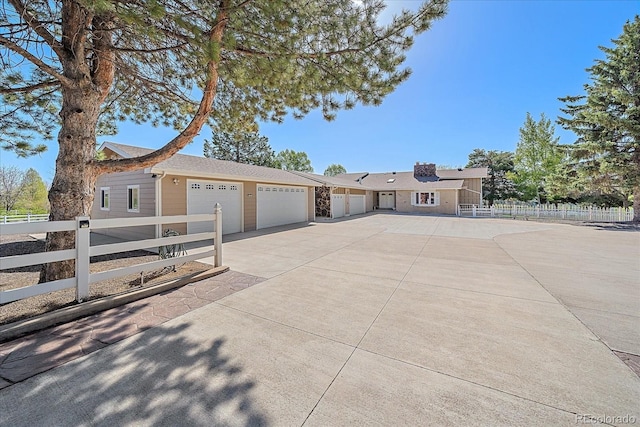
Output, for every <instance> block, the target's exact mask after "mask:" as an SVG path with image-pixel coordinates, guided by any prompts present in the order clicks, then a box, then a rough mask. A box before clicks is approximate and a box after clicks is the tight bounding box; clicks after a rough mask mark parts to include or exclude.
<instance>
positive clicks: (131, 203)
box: [127, 185, 140, 212]
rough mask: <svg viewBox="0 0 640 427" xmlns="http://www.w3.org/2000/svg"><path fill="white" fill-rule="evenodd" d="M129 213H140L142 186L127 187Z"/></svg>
mask: <svg viewBox="0 0 640 427" xmlns="http://www.w3.org/2000/svg"><path fill="white" fill-rule="evenodd" d="M127 212H140V186H139V185H128V186H127Z"/></svg>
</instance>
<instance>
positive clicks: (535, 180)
mask: <svg viewBox="0 0 640 427" xmlns="http://www.w3.org/2000/svg"><path fill="white" fill-rule="evenodd" d="M558 140H559V138H557V137H555V127H554V126H553V123H551V120H549V119H548V118H547V117H546V116H545V115H544V113H542V114H541V115H540V120H539V121H536V120H534V118H533V117H532V116H531V114H529V113H527V117H526V119H525V122H524V125H523V126H522V127H521V128H520V140H519V141H518V145H517V147H516V152H515V155H514V158H513V162H514V171H513V173H510V174H508V176H509V178H511V179H513V181H514V182H515V183H516V186H517V187H518V190H519V191H520V192H521V193H522V195H523V198H524V199H525V200H532V199H535V200H536V201H537V202H538V203H540V201H541V198H542V196H544V195H545V193H544V186H545V181H546V180H547V178H548V177H549V176H551V175H552V174H553V173H555V171H556V169H557V167H558V165H559V164H560V162H561V161H562V151H561V150H560V147H559V146H558Z"/></svg>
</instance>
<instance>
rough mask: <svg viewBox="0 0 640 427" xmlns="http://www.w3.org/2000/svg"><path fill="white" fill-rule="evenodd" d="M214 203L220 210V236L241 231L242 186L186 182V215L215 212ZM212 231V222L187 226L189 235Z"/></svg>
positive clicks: (215, 182) (237, 184)
mask: <svg viewBox="0 0 640 427" xmlns="http://www.w3.org/2000/svg"><path fill="white" fill-rule="evenodd" d="M216 203H220V207H221V208H222V234H231V233H238V232H240V231H242V219H243V218H242V184H240V183H237V182H236V183H234V182H218V181H200V180H197V181H196V180H188V181H187V215H195V214H210V213H214V212H215V207H216ZM208 231H214V224H213V222H194V223H189V224H188V225H187V232H188V233H189V234H194V233H204V232H208Z"/></svg>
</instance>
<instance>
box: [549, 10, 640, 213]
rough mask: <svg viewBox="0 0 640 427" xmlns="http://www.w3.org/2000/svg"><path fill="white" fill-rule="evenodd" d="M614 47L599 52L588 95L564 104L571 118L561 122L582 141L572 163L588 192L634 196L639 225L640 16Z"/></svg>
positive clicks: (574, 149)
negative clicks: (595, 191)
mask: <svg viewBox="0 0 640 427" xmlns="http://www.w3.org/2000/svg"><path fill="white" fill-rule="evenodd" d="M613 44H614V46H613V47H603V46H600V50H602V51H603V52H604V54H605V59H598V60H596V61H595V64H594V65H593V66H592V67H590V68H587V71H588V72H589V73H590V79H591V83H587V84H585V85H584V90H585V95H579V96H566V97H564V98H560V100H561V101H562V102H564V103H565V104H566V106H565V108H562V112H563V113H565V114H566V115H567V117H559V118H558V122H559V123H560V125H561V126H562V127H564V128H565V129H568V130H571V131H573V132H574V133H575V134H576V135H577V136H578V139H577V141H576V142H575V143H574V145H573V146H572V147H571V157H572V158H573V159H574V161H575V168H576V171H577V173H579V174H580V175H581V176H582V178H583V179H584V181H585V182H586V183H587V186H589V187H590V188H591V189H597V190H600V191H602V192H604V193H613V194H616V193H617V194H620V195H623V197H624V198H625V199H627V198H628V196H629V195H631V194H633V208H634V221H640V16H637V15H636V17H635V19H634V20H633V21H632V22H627V23H626V24H625V25H624V27H623V31H622V35H621V36H620V37H619V38H618V39H615V40H613Z"/></svg>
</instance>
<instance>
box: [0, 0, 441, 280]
mask: <svg viewBox="0 0 640 427" xmlns="http://www.w3.org/2000/svg"><path fill="white" fill-rule="evenodd" d="M446 5H447V0H430V1H426V2H424V3H423V4H421V5H420V6H419V8H418V9H417V11H416V12H409V11H404V12H402V13H400V14H399V15H397V16H395V17H394V18H393V19H392V20H391V21H390V22H389V23H388V24H384V25H383V24H381V23H380V22H381V21H380V19H379V18H380V14H381V12H382V11H383V9H384V7H385V6H384V2H383V1H382V0H362V1H357V2H356V1H352V0H317V1H308V0H304V1H303V0H269V1H266V0H261V1H259V0H254V1H251V0H215V1H213V0H202V1H195V0H185V1H174V0H155V1H142V2H130V1H119V0H100V1H87V0H77V1H66V0H65V1H57V2H45V1H25V0H7V1H6V2H2V6H0V20H1V21H2V25H0V58H1V61H2V67H1V68H0V96H1V101H0V102H1V104H0V106H1V108H2V112H1V114H0V128H2V129H3V132H5V133H4V135H6V137H3V139H2V140H1V141H0V143H1V144H2V146H3V147H4V148H7V149H12V150H14V151H16V152H17V153H19V154H20V155H28V154H31V153H35V152H39V151H41V150H42V148H43V147H42V146H41V145H40V144H34V143H29V142H28V140H29V138H32V142H33V141H36V140H37V138H36V136H37V137H50V136H52V135H53V134H54V133H55V131H56V130H58V132H57V143H58V146H59V155H58V158H57V161H56V172H55V176H54V178H53V182H52V184H51V189H50V191H49V201H50V203H51V219H52V220H68V219H72V218H74V217H75V216H77V215H87V214H88V213H89V212H90V208H91V205H92V203H93V199H94V192H95V188H94V187H95V182H96V179H97V177H98V176H99V175H100V174H103V173H109V172H119V171H126V170H132V169H139V168H144V167H148V166H151V165H154V164H156V163H158V162H160V161H162V160H165V159H167V158H169V157H171V156H172V155H173V154H175V153H176V152H178V150H180V149H181V148H183V147H184V146H185V145H187V144H188V143H189V142H191V141H192V140H193V138H194V137H195V136H196V135H197V134H198V133H199V132H200V129H201V128H202V126H203V125H205V124H206V123H207V122H208V121H212V122H213V123H215V125H216V126H219V127H221V128H222V129H225V130H229V129H233V127H232V126H234V127H235V128H242V129H244V130H247V131H256V130H257V129H256V126H255V123H256V120H258V119H259V120H274V121H277V122H281V121H282V120H283V119H284V117H285V116H286V114H287V113H289V112H290V113H291V114H292V115H293V116H294V117H302V116H304V115H305V114H307V113H308V112H309V111H311V110H313V109H316V108H319V109H321V110H322V113H323V115H324V117H325V118H326V119H329V120H330V119H333V118H334V116H335V113H336V111H338V110H339V109H342V108H352V107H353V106H355V105H356V104H358V103H360V104H366V105H377V104H380V103H381V102H382V99H383V98H384V97H385V96H386V95H388V94H389V93H391V92H392V91H393V90H394V89H395V88H396V87H397V86H398V85H399V84H400V83H402V82H403V81H405V80H406V79H407V78H408V77H409V75H410V71H409V70H408V69H406V68H403V66H402V64H403V62H404V60H405V56H404V54H405V52H406V51H407V50H408V49H409V48H410V47H411V45H412V43H413V36H414V35H416V34H419V33H422V32H424V31H426V30H427V29H428V28H429V27H430V25H431V23H432V21H433V20H434V19H438V18H441V17H443V16H444V14H445V13H446ZM124 120H133V121H134V122H136V123H143V122H149V123H152V124H154V125H166V126H172V127H173V128H174V129H175V130H176V134H175V136H174V137H173V138H172V139H170V140H169V141H166V143H165V144H164V145H163V146H162V147H161V148H160V149H158V150H156V151H153V152H151V153H149V154H147V155H144V156H141V157H135V158H127V159H119V160H118V159H104V160H100V159H97V158H95V156H94V152H95V149H96V135H98V134H106V133H114V132H115V128H116V125H117V123H118V122H121V121H124ZM25 141H27V142H25ZM73 244H74V233H72V232H58V233H51V234H49V235H48V237H47V244H46V247H47V250H58V249H66V248H70V247H73ZM73 274H74V268H73V263H72V262H64V263H61V264H55V265H49V266H47V267H45V269H44V271H43V274H42V275H41V280H51V279H58V278H62V277H67V276H72V275H73Z"/></svg>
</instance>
